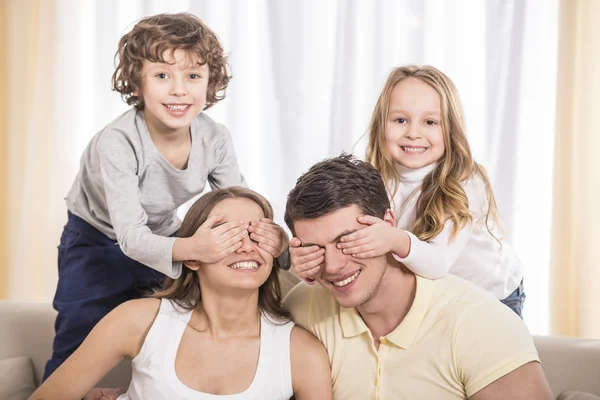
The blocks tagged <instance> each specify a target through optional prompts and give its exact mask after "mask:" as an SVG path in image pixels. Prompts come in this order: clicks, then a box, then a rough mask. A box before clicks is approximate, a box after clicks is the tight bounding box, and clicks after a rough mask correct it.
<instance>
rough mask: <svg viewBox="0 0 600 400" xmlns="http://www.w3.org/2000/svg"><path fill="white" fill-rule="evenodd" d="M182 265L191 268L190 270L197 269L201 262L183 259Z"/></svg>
mask: <svg viewBox="0 0 600 400" xmlns="http://www.w3.org/2000/svg"><path fill="white" fill-rule="evenodd" d="M183 265H185V266H186V267H188V268H189V269H191V270H192V271H198V270H199V269H200V266H201V265H202V263H201V262H200V261H192V260H190V261H184V262H183Z"/></svg>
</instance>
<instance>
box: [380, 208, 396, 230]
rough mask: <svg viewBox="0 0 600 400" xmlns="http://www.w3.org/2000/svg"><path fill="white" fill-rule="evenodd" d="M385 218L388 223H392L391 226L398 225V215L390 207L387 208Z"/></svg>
mask: <svg viewBox="0 0 600 400" xmlns="http://www.w3.org/2000/svg"><path fill="white" fill-rule="evenodd" d="M383 220H384V221H385V222H387V223H388V224H390V226H393V227H394V228H395V227H396V216H395V215H394V212H393V211H392V210H391V209H390V208H388V209H387V210H385V214H384V215H383Z"/></svg>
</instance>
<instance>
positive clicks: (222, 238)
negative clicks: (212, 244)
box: [216, 226, 248, 245]
mask: <svg viewBox="0 0 600 400" xmlns="http://www.w3.org/2000/svg"><path fill="white" fill-rule="evenodd" d="M247 234H248V230H247V229H245V228H244V227H243V226H236V227H235V228H231V229H229V230H228V231H226V232H223V233H222V234H221V235H219V237H218V238H217V240H216V242H217V243H220V244H223V243H225V245H227V244H230V243H228V242H230V241H231V239H233V238H240V239H238V240H242V238H243V237H244V236H246V235H247Z"/></svg>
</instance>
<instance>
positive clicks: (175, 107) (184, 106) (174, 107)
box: [165, 104, 190, 111]
mask: <svg viewBox="0 0 600 400" xmlns="http://www.w3.org/2000/svg"><path fill="white" fill-rule="evenodd" d="M165 107H167V108H168V109H169V110H171V111H185V110H187V109H188V108H190V105H189V104H165Z"/></svg>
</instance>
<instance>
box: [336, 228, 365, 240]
mask: <svg viewBox="0 0 600 400" xmlns="http://www.w3.org/2000/svg"><path fill="white" fill-rule="evenodd" d="M365 236H367V233H366V232H364V228H363V229H359V230H357V231H356V232H352V233H349V234H347V235H344V236H342V237H341V238H340V243H346V242H353V241H355V240H358V239H362V238H364V237H365Z"/></svg>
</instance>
